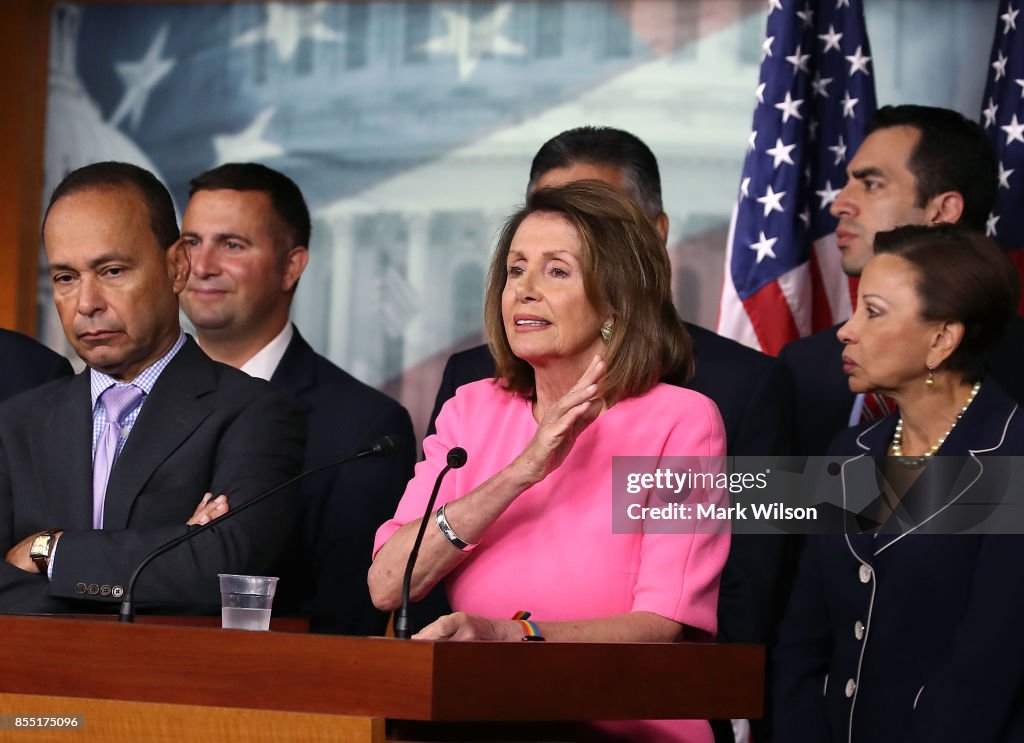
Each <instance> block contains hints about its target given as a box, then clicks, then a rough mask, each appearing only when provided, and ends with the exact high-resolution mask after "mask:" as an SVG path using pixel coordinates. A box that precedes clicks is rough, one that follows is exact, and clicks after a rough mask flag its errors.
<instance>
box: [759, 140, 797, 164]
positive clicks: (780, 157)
mask: <svg viewBox="0 0 1024 743" xmlns="http://www.w3.org/2000/svg"><path fill="white" fill-rule="evenodd" d="M794 149H796V143H795V142H794V143H793V144H783V143H782V139H781V138H776V140H775V146H774V147H772V148H771V149H768V150H765V153H767V154H769V155H771V156H772V157H773V158H775V162H774V164H773V166H772V167H775V168H777V167H779V166H780V165H782V163H786V164H788V165H795V164H796V163H794V162H793V158H792V157H790V156H789V153H790V152H792V151H793V150H794Z"/></svg>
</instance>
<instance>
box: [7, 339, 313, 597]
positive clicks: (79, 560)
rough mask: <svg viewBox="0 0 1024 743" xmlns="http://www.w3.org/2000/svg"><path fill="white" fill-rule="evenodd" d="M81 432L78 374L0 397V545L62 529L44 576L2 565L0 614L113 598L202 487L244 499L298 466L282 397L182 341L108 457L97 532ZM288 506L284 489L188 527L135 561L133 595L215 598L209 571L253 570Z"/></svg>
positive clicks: (287, 528) (291, 414) (291, 503)
mask: <svg viewBox="0 0 1024 743" xmlns="http://www.w3.org/2000/svg"><path fill="white" fill-rule="evenodd" d="M91 432H92V406H91V401H90V395H89V373H88V371H86V372H84V373H82V374H79V375H77V376H75V377H71V378H68V379H60V380H57V381H55V382H51V383H49V384H46V385H44V386H42V387H39V388H37V389H36V390H33V391H31V392H28V393H25V394H23V395H19V396H18V397H16V398H14V399H12V400H9V401H7V402H6V403H4V404H3V405H2V406H0V550H3V551H4V552H5V553H6V551H7V550H8V549H9V548H10V547H11V546H12V545H13V544H15V543H17V542H18V541H20V540H21V539H23V538H24V537H26V536H28V535H29V534H32V533H34V532H38V531H41V530H43V529H64V534H63V536H62V537H61V538H60V541H59V542H58V544H57V550H56V554H55V560H54V567H53V579H52V580H51V581H47V579H46V576H44V575H39V574H33V573H27V572H24V571H21V570H19V569H17V568H15V567H13V566H11V565H9V564H8V563H6V562H3V563H0V611H2V612H7V613H20V612H36V611H89V610H104V609H113V608H116V604H115V603H114V602H117V601H118V600H119V598H120V593H121V590H122V588H123V587H124V586H126V585H127V583H128V579H129V577H130V576H131V573H132V571H133V570H134V568H135V566H136V565H138V563H139V561H140V560H141V559H142V558H143V557H144V556H145V555H147V554H148V553H149V552H150V551H152V550H153V549H154V548H155V547H157V546H158V545H160V544H162V543H164V542H166V541H168V540H170V539H172V538H174V537H177V536H179V535H181V534H183V533H185V532H186V530H187V528H188V527H186V526H185V522H186V521H187V520H188V518H189V517H190V516H191V514H192V512H193V510H194V509H195V507H196V505H197V504H198V503H199V500H200V499H201V498H202V496H203V493H205V492H206V491H208V490H209V491H212V492H214V493H218V494H219V493H226V494H227V495H228V498H229V501H230V502H231V503H234V504H235V505H238V504H240V503H244V502H245V501H247V500H249V499H250V498H252V497H254V496H255V495H256V494H258V493H260V492H262V491H263V490H265V489H267V488H269V487H271V486H273V485H276V484H278V483H281V482H283V481H284V480H285V479H287V478H288V477H291V476H292V475H294V474H296V473H297V472H298V469H299V465H300V463H301V458H302V446H303V441H304V437H303V431H302V424H301V419H300V418H299V417H298V415H297V414H296V412H295V410H294V405H293V404H292V402H291V401H290V400H288V399H287V397H286V396H285V395H283V394H282V393H280V392H279V391H277V390H275V389H274V388H273V386H271V385H270V384H268V383H266V382H263V381H260V380H254V379H252V378H250V377H249V376H248V375H246V374H244V373H242V372H240V371H238V370H236V369H232V368H231V367H228V366H225V365H223V364H218V363H216V362H214V361H212V360H211V359H209V358H208V357H207V356H206V355H205V354H204V353H203V352H202V351H201V350H199V347H198V346H197V345H196V344H195V342H194V341H193V340H192V339H191V338H189V339H187V340H186V342H185V345H184V346H183V347H182V348H181V350H180V351H179V352H178V353H177V355H175V357H174V358H173V359H172V360H171V362H170V363H169V364H168V365H167V367H166V369H164V371H163V373H162V374H161V375H160V377H159V378H158V379H157V381H156V384H155V385H154V386H153V390H152V392H151V393H150V395H149V396H148V398H147V399H146V401H145V403H144V405H143V407H142V411H141V413H140V414H139V417H138V419H137V420H136V422H135V425H134V426H133V428H132V431H131V435H130V436H129V438H128V441H127V442H126V443H125V445H124V448H123V449H122V451H121V454H120V456H119V457H118V459H117V461H116V462H115V463H114V468H113V470H112V472H111V475H110V482H109V485H108V490H107V497H106V506H105V523H104V528H103V529H100V530H97V529H93V528H92V455H91V442H92V434H91ZM296 513H297V509H296V501H295V498H294V493H293V492H283V493H280V494H278V495H277V496H274V497H273V498H270V499H268V500H267V501H265V502H264V503H262V504H260V505H259V506H256V507H254V508H252V509H250V510H249V511H247V512H245V513H244V514H241V515H239V517H238V518H235V519H232V520H231V521H227V522H225V524H224V525H223V526H221V527H218V528H215V529H211V530H210V531H209V532H207V533H204V534H201V535H199V537H197V538H196V539H195V540H194V542H193V543H192V544H191V545H190V546H186V547H181V548H178V549H176V550H174V551H172V552H168V553H167V554H166V555H163V556H162V557H160V558H158V559H156V560H155V561H154V562H153V563H152V564H151V565H150V567H149V568H147V570H146V572H145V573H144V574H143V575H142V577H141V578H140V580H139V583H138V586H137V589H136V594H135V596H136V599H137V600H138V601H139V602H140V604H145V603H147V602H148V603H151V604H152V603H156V604H159V605H161V607H167V606H173V607H176V608H178V609H179V610H181V609H189V610H192V609H196V608H200V607H202V608H214V607H217V606H219V604H220V592H219V587H218V582H217V573H243V574H257V575H258V574H265V573H264V571H266V570H268V569H269V568H270V567H271V565H272V564H273V562H274V560H275V559H276V558H277V555H278V553H279V551H280V550H281V549H282V548H283V547H284V545H285V544H286V541H287V539H288V538H289V537H290V532H291V529H292V527H293V525H294V521H295V516H296ZM75 599H91V600H92V601H84V602H78V603H76V602H75V601H74V600H75ZM97 604H99V605H97Z"/></svg>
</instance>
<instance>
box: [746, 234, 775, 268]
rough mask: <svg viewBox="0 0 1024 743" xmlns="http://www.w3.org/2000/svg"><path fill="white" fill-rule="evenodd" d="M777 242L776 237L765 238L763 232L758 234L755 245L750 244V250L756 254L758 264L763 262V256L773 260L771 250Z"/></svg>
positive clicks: (773, 254)
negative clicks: (758, 237)
mask: <svg viewBox="0 0 1024 743" xmlns="http://www.w3.org/2000/svg"><path fill="white" fill-rule="evenodd" d="M778 241H779V238H777V237H765V234H764V232H761V233H760V239H759V240H758V241H757V242H756V243H751V244H750V249H751V250H753V251H755V252H756V253H757V262H758V263H760V262H761V261H763V260H764V258H765V256H770V257H772V258H775V252H774V251H773V250H772V248H773V247H774V246H775V243H777V242H778Z"/></svg>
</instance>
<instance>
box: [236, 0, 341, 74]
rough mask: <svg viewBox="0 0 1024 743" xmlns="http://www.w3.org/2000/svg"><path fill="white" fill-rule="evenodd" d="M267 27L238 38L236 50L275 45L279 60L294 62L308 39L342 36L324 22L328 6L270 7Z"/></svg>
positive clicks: (265, 25)
mask: <svg viewBox="0 0 1024 743" xmlns="http://www.w3.org/2000/svg"><path fill="white" fill-rule="evenodd" d="M266 8H267V15H266V23H265V24H264V25H262V26H257V27H255V28H251V29H249V30H248V31H246V32H245V33H243V34H242V35H241V36H239V37H237V38H235V39H234V40H233V41H232V42H231V45H232V46H248V45H251V44H264V43H267V44H273V45H274V47H275V48H276V49H277V55H278V57H279V58H281V59H282V60H285V61H290V60H291V59H292V57H294V56H295V52H296V51H297V50H298V48H299V44H300V43H301V42H302V40H303V39H304V38H307V37H308V38H310V39H313V40H314V41H323V42H328V41H334V42H337V41H341V40H343V39H344V36H342V34H340V33H338V32H337V31H335V30H334V29H333V28H331V27H330V26H328V25H327V24H326V23H324V21H323V19H322V18H323V15H324V13H326V12H327V6H326V4H325V3H313V4H309V5H305V6H299V5H291V4H289V3H267V4H266Z"/></svg>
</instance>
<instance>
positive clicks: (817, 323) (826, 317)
mask: <svg viewBox="0 0 1024 743" xmlns="http://www.w3.org/2000/svg"><path fill="white" fill-rule="evenodd" d="M808 269H809V270H810V274H811V332H812V333H816V332H818V331H819V330H824V329H825V328H831V327H832V325H833V324H834V322H833V320H832V306H831V305H830V304H829V302H828V292H827V291H826V290H825V281H824V279H823V278H822V275H821V266H820V265H819V264H818V254H817V252H816V251H814V250H812V251H811V260H810V263H809V265H808Z"/></svg>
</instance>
